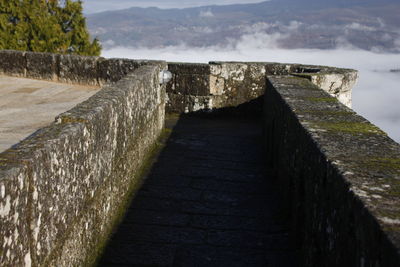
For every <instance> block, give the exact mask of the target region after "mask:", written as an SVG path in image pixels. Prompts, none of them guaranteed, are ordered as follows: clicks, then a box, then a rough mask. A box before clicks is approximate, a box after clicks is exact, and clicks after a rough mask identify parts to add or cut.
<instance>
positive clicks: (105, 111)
mask: <svg viewBox="0 0 400 267" xmlns="http://www.w3.org/2000/svg"><path fill="white" fill-rule="evenodd" d="M26 54H29V53H26ZM26 54H25V55H26ZM47 58H48V57H47ZM74 59H76V57H75V58H74ZM96 60H97V59H96V58H93V59H92V60H91V61H90V60H89V61H90V62H95V61H96ZM37 62H40V59H38V60H37ZM49 62H50V63H51V62H54V61H51V60H50V61H49ZM68 62H73V61H68ZM33 64H36V63H32V64H31V65H30V66H32V65H33ZM79 64H81V66H82V67H84V68H86V67H85V66H86V65H85V64H86V63H84V62H80V63H79ZM89 65H90V66H92V67H93V64H89ZM89 65H88V66H89ZM49 69H51V67H49ZM163 69H166V64H163V63H159V64H156V65H148V66H143V67H140V68H138V69H137V70H136V71H135V72H133V73H131V74H128V75H126V76H125V77H124V78H122V79H121V80H119V81H118V82H116V83H113V84H108V85H106V86H104V87H103V88H102V90H100V91H99V92H98V93H96V94H95V95H94V96H92V97H91V98H89V99H88V100H87V101H84V102H82V103H81V104H79V105H77V106H76V107H75V108H73V109H71V110H70V111H68V112H65V113H63V114H61V115H59V116H58V117H57V118H56V121H55V122H54V123H53V124H51V125H49V126H48V127H45V128H43V129H40V130H38V131H37V132H36V133H34V134H33V135H31V136H30V137H28V138H27V139H25V140H23V141H22V142H21V143H19V144H17V145H16V146H14V147H13V148H12V149H9V150H6V151H5V152H3V153H1V154H0V221H1V223H0V236H1V237H2V242H1V246H0V265H1V266H87V265H90V264H93V262H94V260H95V259H96V256H97V253H98V252H99V250H100V248H101V244H104V242H105V240H106V239H107V238H108V236H109V234H110V232H111V229H112V227H113V223H114V222H115V220H116V218H117V217H118V216H119V215H120V213H121V211H120V210H119V209H120V207H121V206H123V204H124V201H126V199H127V197H128V195H129V193H130V192H132V191H134V190H135V189H136V188H137V187H138V186H139V185H140V183H141V178H143V177H141V175H140V171H141V169H142V168H143V166H144V165H145V164H146V161H145V158H146V156H147V155H148V154H149V153H150V152H151V150H152V148H153V146H154V144H155V142H156V140H157V138H158V136H159V135H160V132H161V130H162V128H163V125H164V112H165V88H163V87H161V86H160V85H159V80H158V79H159V72H160V71H161V70H163ZM87 70H88V72H87V73H86V74H85V73H82V76H81V77H86V78H88V79H92V77H94V76H92V75H91V74H90V73H91V72H90V71H91V68H87ZM40 73H41V71H39V70H38V71H37V72H35V74H32V75H42V74H40ZM76 74H77V75H78V72H76ZM68 75H73V74H68ZM68 75H65V77H67V76H68ZM41 77H42V76H41ZM48 77H50V76H48ZM71 77H72V76H71ZM66 79H68V80H74V81H78V80H77V79H75V78H66ZM82 81H83V80H82ZM78 82H79V81H78ZM127 159H129V160H127Z"/></svg>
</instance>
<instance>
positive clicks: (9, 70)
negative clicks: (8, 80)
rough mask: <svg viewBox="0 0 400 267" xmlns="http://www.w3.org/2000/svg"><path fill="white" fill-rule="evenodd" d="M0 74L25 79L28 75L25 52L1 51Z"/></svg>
mask: <svg viewBox="0 0 400 267" xmlns="http://www.w3.org/2000/svg"><path fill="white" fill-rule="evenodd" d="M0 72H1V73H4V74H6V75H11V76H17V77H24V76H25V74H26V58H25V52H22V51H14V50H0Z"/></svg>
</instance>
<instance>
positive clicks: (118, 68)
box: [98, 58, 162, 84]
mask: <svg viewBox="0 0 400 267" xmlns="http://www.w3.org/2000/svg"><path fill="white" fill-rule="evenodd" d="M149 64H162V62H161V61H152V60H130V59H123V58H111V59H103V58H101V59H99V61H98V70H99V73H98V75H99V82H100V83H101V84H105V83H107V82H117V81H119V80H120V79H122V78H123V77H125V76H126V75H127V74H129V73H131V72H133V71H134V70H136V69H138V68H139V67H141V66H144V65H149Z"/></svg>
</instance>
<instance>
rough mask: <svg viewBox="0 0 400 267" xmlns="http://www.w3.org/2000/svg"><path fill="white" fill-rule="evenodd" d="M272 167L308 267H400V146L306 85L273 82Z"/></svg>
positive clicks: (268, 104)
mask: <svg viewBox="0 0 400 267" xmlns="http://www.w3.org/2000/svg"><path fill="white" fill-rule="evenodd" d="M265 122H266V124H265V132H266V151H267V159H268V160H267V161H268V165H269V166H270V167H272V168H273V169H274V170H275V171H276V174H277V178H278V182H279V183H280V185H281V188H282V192H283V198H284V199H285V200H286V201H287V207H288V217H289V218H290V222H291V224H292V229H293V231H294V232H293V234H294V236H295V243H296V245H297V247H298V249H299V251H300V255H301V257H302V258H303V265H304V266H316V267H317V266H318V267H320V266H332V267H333V266H355V267H357V266H359V267H365V266H381V267H382V266H400V257H399V249H400V231H399V227H400V195H399V194H400V193H399V192H400V183H399V179H400V145H399V144H397V143H396V142H394V141H393V140H392V139H390V138H389V137H387V135H386V134H385V133H384V132H382V131H381V130H380V129H379V128H377V127H376V126H374V125H372V124H371V123H369V122H368V121H367V120H366V119H364V118H362V117H361V116H358V115H357V114H356V113H354V112H353V111H352V110H351V109H349V108H347V107H345V106H344V105H342V104H341V103H339V102H338V101H337V100H336V99H335V98H333V97H331V96H330V95H329V94H327V93H325V92H324V91H322V90H319V88H318V87H316V86H315V85H313V84H312V83H311V82H309V81H308V80H307V79H304V78H299V77H295V76H275V77H269V79H268V82H267V89H266V94H265Z"/></svg>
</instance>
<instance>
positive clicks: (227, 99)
mask: <svg viewBox="0 0 400 267" xmlns="http://www.w3.org/2000/svg"><path fill="white" fill-rule="evenodd" d="M168 69H169V71H171V72H172V74H173V79H172V81H171V82H170V83H168V85H167V94H168V98H169V100H168V102H167V111H169V112H178V113H180V112H194V111H199V110H212V109H218V108H225V107H235V106H238V105H241V104H244V103H247V102H249V101H252V100H254V99H257V98H258V97H261V96H263V95H264V91H265V77H266V76H274V75H297V76H301V77H303V78H306V79H308V80H310V81H311V82H312V83H313V84H315V85H317V86H318V87H320V88H321V89H323V90H324V91H327V92H328V93H329V94H330V95H332V96H334V97H336V98H338V99H339V101H341V102H342V103H343V104H345V105H346V106H348V107H351V88H352V87H353V86H354V84H355V83H356V81H357V79H358V73H357V71H355V70H351V69H339V68H333V67H326V66H309V65H300V64H280V63H268V62H210V63H209V64H195V63H168Z"/></svg>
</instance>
